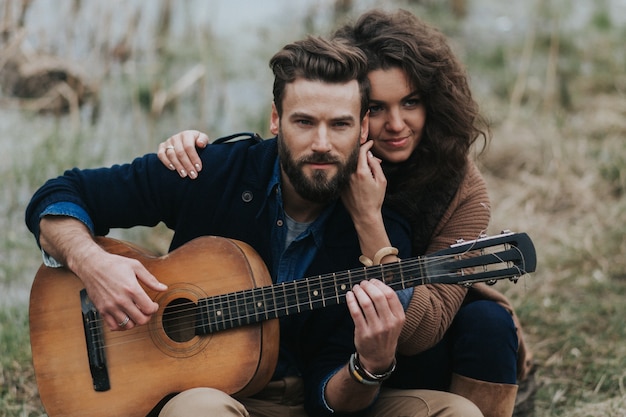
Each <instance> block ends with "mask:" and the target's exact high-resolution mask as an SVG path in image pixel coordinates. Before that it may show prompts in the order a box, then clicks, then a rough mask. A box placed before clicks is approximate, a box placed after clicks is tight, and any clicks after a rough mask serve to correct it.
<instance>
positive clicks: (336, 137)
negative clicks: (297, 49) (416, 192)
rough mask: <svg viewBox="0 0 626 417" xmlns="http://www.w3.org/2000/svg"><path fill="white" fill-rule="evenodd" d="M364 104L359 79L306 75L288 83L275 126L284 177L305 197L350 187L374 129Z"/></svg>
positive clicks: (321, 197)
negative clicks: (363, 110)
mask: <svg viewBox="0 0 626 417" xmlns="http://www.w3.org/2000/svg"><path fill="white" fill-rule="evenodd" d="M360 106H361V99H360V93H359V87H358V83H357V82H356V80H354V81H350V82H348V83H345V84H328V83H324V82H321V81H310V80H305V79H297V80H296V81H294V82H293V83H289V84H287V86H286V88H285V92H284V95H283V114H282V116H281V117H279V116H278V113H277V111H276V107H275V106H272V119H271V126H270V129H271V131H272V133H273V134H275V135H278V154H279V158H280V161H281V168H282V171H283V174H284V175H283V180H285V181H289V182H290V183H291V184H292V186H293V187H294V189H295V190H296V192H297V193H298V194H300V196H301V197H303V198H305V199H307V200H309V201H313V202H316V203H324V202H327V201H330V200H332V199H334V198H337V197H339V194H340V193H341V191H342V190H343V189H344V187H345V186H347V184H348V181H349V179H350V174H352V173H353V172H354V170H355V169H356V162H357V158H358V150H359V145H360V144H361V143H363V142H364V141H365V140H366V138H367V133H368V124H367V117H365V118H364V120H360V117H359V115H360V110H361V109H360ZM285 177H286V178H285Z"/></svg>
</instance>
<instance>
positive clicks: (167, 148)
mask: <svg viewBox="0 0 626 417" xmlns="http://www.w3.org/2000/svg"><path fill="white" fill-rule="evenodd" d="M170 149H174V147H173V146H172V145H170V146H166V147H165V152H167V151H169V150H170Z"/></svg>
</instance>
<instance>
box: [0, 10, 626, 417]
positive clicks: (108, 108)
mask: <svg viewBox="0 0 626 417" xmlns="http://www.w3.org/2000/svg"><path fill="white" fill-rule="evenodd" d="M10 3H11V2H10V1H9V2H8V3H6V5H9V4H10ZM17 3H18V2H15V4H17ZM390 3H393V2H391V1H390ZM402 3H403V4H405V3H404V2H402ZM427 3H428V4H430V6H429V7H434V6H433V5H432V4H431V3H436V2H427ZM557 3H558V4H559V5H562V3H567V2H565V1H563V2H557ZM557 3H555V4H557ZM600 3H602V2H600ZM600 3H598V4H600ZM24 4H27V3H24ZM75 4H76V5H78V4H80V3H79V2H75ZM164 4H166V5H167V4H169V3H167V2H166V3H164ZM602 4H604V3H602ZM415 7H416V8H418V12H419V14H420V15H422V16H428V13H427V12H425V11H424V8H423V6H415ZM555 7H556V6H555ZM601 7H602V6H601V5H600V6H598V12H597V14H596V15H595V16H594V19H593V20H592V21H591V23H590V27H586V28H585V29H586V30H587V31H588V33H586V36H582V37H580V36H571V35H572V34H571V33H569V34H568V33H563V34H562V36H560V37H559V36H558V35H559V32H548V33H542V31H541V30H539V29H538V30H536V31H534V32H533V31H531V32H529V35H528V36H527V38H526V39H518V40H517V42H514V43H513V44H508V45H502V44H494V45H488V44H485V43H482V42H478V43H480V45H474V44H472V43H467V42H465V43H464V39H455V42H457V44H458V46H459V48H460V49H461V50H462V51H463V52H464V56H465V57H466V61H468V65H469V68H470V73H471V74H473V79H474V80H473V81H474V83H475V85H476V86H477V87H482V88H483V90H479V88H477V91H480V93H481V95H482V96H483V97H482V98H481V101H482V102H483V108H484V112H485V114H487V115H488V116H489V117H490V118H491V119H492V120H493V121H494V124H493V134H494V135H493V136H494V139H493V141H492V143H491V146H490V148H489V150H488V152H487V154H486V155H485V156H484V157H483V158H481V159H480V164H481V167H482V170H483V172H484V174H485V177H486V179H487V181H488V185H489V189H490V194H491V198H492V208H493V221H492V225H491V229H490V233H497V232H499V231H500V230H501V229H511V230H515V231H525V232H528V233H529V234H530V236H531V237H532V238H533V240H534V242H535V245H536V247H537V251H538V267H537V272H536V273H534V274H532V275H531V276H527V277H524V278H523V279H522V280H521V281H520V282H519V283H518V284H517V285H512V284H509V283H504V282H502V283H499V284H498V287H499V288H500V289H501V290H502V291H504V292H505V293H506V294H507V295H509V296H510V297H511V299H512V300H513V302H514V304H515V305H516V307H517V310H518V313H519V314H520V317H521V319H522V322H523V324H524V329H525V332H526V336H527V338H528V340H529V342H530V346H531V348H532V350H533V352H534V355H535V360H536V364H537V369H538V370H537V377H538V379H539V382H540V388H539V391H538V393H537V399H536V413H535V414H536V416H537V417H544V416H568V417H588V416H609V417H613V416H614V417H623V416H625V415H626V388H625V386H624V384H625V381H624V380H625V379H626V343H625V341H626V326H625V325H624V324H623V317H625V316H626V303H624V299H625V297H626V257H625V256H624V254H626V239H624V236H625V235H626V140H625V139H626V76H624V73H625V71H624V69H625V68H626V58H625V57H624V52H623V51H624V50H623V45H622V44H623V41H622V40H623V33H624V31H625V30H626V29H624V28H620V27H611V25H610V19H608V20H607V16H606V13H605V14H603V13H602V9H601ZM164 10H165V9H164ZM566 10H567V8H565V7H564V8H563V12H562V13H566ZM544 12H545V10H542V11H541V13H542V14H541V17H542V18H543V19H549V16H551V15H550V13H544ZM73 13H74V12H73ZM76 13H78V12H76ZM437 13H440V14H444V13H447V12H444V11H442V10H441V8H440V9H438V10H437ZM448 14H449V13H448ZM546 16H547V17H546ZM140 17H141V16H137V15H134V17H133V19H139V18H140ZM318 17H319V16H318ZM561 17H563V16H561ZM609 17H610V16H609ZM68 19H70V17H68ZM446 19H449V18H446ZM104 20H105V21H106V16H105V19H104ZM311 22H315V19H314V18H311V19H310V20H308V21H307V25H311V24H312V23H311ZM607 22H608V23H607ZM548 23H549V22H548ZM292 24H293V22H292ZM3 25H4V26H3V28H6V27H7V20H6V19H4V21H3ZM454 25H456V22H453V23H452V24H450V22H449V20H446V21H444V27H454ZM77 26H79V25H77ZM313 26H314V25H313ZM129 27H131V26H129ZM306 27H307V28H308V29H310V30H313V31H315V29H316V28H315V27H309V26H306ZM543 27H551V26H550V25H547V24H546V25H543ZM318 29H319V28H318ZM107 30H108V29H107V28H105V29H104V31H103V33H96V34H95V35H94V36H93V39H96V40H100V41H101V42H103V44H101V45H98V47H92V48H90V49H89V50H90V51H103V50H106V47H109V46H111V45H109V44H110V43H112V42H113V40H112V39H109V38H110V36H108V35H107V34H108V32H107ZM317 31H318V32H322V30H317ZM60 32H61V31H60ZM67 33H68V34H69V35H68V39H66V40H65V44H71V42H72V41H76V42H78V41H77V39H73V38H72V37H71V33H70V32H69V31H68V32H67ZM134 35H136V32H134V31H131V30H129V31H128V32H127V33H126V35H125V37H124V38H123V39H122V40H120V41H119V42H118V44H117V45H115V46H116V48H117V47H118V46H119V47H122V46H124V47H126V49H124V51H126V52H125V54H124V55H123V56H121V55H119V56H118V55H116V56H115V57H112V56H111V55H105V56H93V55H92V56H90V57H89V59H86V60H85V61H89V62H97V63H99V64H100V63H101V64H102V65H101V67H102V68H106V69H107V70H106V73H105V74H101V79H100V80H99V86H100V87H101V91H102V96H101V97H100V98H101V100H102V102H103V103H104V105H103V106H102V109H101V110H102V113H101V114H100V115H99V119H97V120H95V119H94V124H93V125H90V124H89V123H85V118H84V117H82V118H81V119H80V121H81V122H82V124H80V125H77V124H76V123H75V121H72V120H68V119H69V118H67V117H61V118H59V119H54V118H49V117H47V116H46V117H41V116H35V115H31V114H28V113H27V114H25V115H21V114H20V115H19V116H15V119H17V120H22V121H23V124H26V125H27V126H28V128H29V135H28V139H29V141H26V140H24V141H22V138H23V137H24V136H23V129H22V128H21V127H22V126H15V127H14V126H13V125H12V124H11V123H8V128H7V129H6V130H7V135H6V137H8V138H18V139H16V140H15V141H14V142H15V143H14V144H13V145H12V146H13V147H12V148H10V151H11V152H6V153H5V154H4V155H1V156H0V158H2V162H3V163H2V164H0V176H1V179H2V182H3V184H4V185H3V189H2V196H3V199H2V201H3V202H2V208H3V211H4V212H6V213H7V214H6V216H5V218H3V219H0V226H1V227H2V228H3V230H4V234H3V239H2V242H1V243H2V245H1V246H0V248H1V249H2V250H0V267H1V268H0V283H2V285H3V291H9V290H12V289H13V288H15V286H16V285H19V283H23V282H26V283H27V282H28V279H32V275H33V272H34V270H35V267H36V265H37V264H38V262H39V258H38V253H37V252H36V248H35V247H34V245H33V242H32V240H31V238H30V236H28V235H27V233H26V231H25V230H24V228H23V225H22V216H23V210H24V206H25V204H26V202H27V201H28V198H29V196H30V193H32V190H34V188H35V187H37V186H39V185H40V184H41V182H42V181H43V180H44V179H45V178H47V177H49V176H51V175H55V174H56V173H58V172H60V171H61V170H62V169H65V168H68V167H71V166H73V165H75V164H79V165H82V166H85V165H100V164H109V163H112V162H117V161H119V160H121V159H123V158H127V157H128V155H136V154H139V153H142V152H147V151H152V150H153V149H155V148H156V143H158V142H159V141H160V140H162V139H163V138H165V137H167V136H168V135H169V134H171V133H173V132H174V131H177V130H181V129H183V128H188V127H190V126H193V127H202V126H205V127H206V129H207V130H210V131H211V129H213V130H212V131H216V132H217V133H226V132H222V131H221V130H220V129H219V125H218V124H217V122H216V121H219V120H220V119H222V118H224V113H222V112H223V111H224V107H223V106H222V105H223V104H224V102H226V99H225V97H224V94H225V90H224V89H223V85H224V84H225V83H226V81H227V78H228V77H231V76H233V75H232V71H231V69H232V67H230V66H228V65H227V63H226V62H222V61H221V60H220V59H219V58H220V57H222V56H223V55H224V54H226V53H227V52H228V51H224V50H223V49H220V43H219V42H217V41H216V40H215V38H214V36H215V34H212V33H210V31H207V32H200V31H199V32H197V33H194V34H193V36H191V37H190V38H186V39H185V40H184V41H180V40H178V41H175V40H172V39H170V43H171V44H172V45H175V46H173V47H168V45H167V44H168V42H166V41H164V40H163V38H162V37H160V36H156V37H155V39H159V40H160V41H159V42H158V43H159V46H160V48H159V50H158V51H156V49H157V48H156V45H153V47H154V48H153V49H154V50H148V51H141V50H138V48H136V45H135V47H132V46H133V45H134V44H133V39H132V36H134ZM265 35H267V38H266V43H268V44H270V43H273V44H275V45H280V44H282V43H281V42H283V40H284V39H282V38H281V39H280V40H276V39H275V38H272V36H273V35H268V34H267V33H265ZM531 35H532V37H531ZM293 36H295V35H293ZM86 38H87V37H85V36H82V37H81V38H80V39H86ZM179 45H185V46H187V48H178V47H177V46H179ZM129 46H130V49H128V48H129ZM473 48H475V49H473ZM139 49H140V48H139ZM273 49H275V48H269V50H268V51H267V53H264V52H261V51H258V55H260V56H261V55H262V58H261V59H260V60H259V62H260V64H259V66H260V65H263V68H265V62H266V60H267V57H269V56H270V54H271V53H272V52H273ZM116 51H118V52H119V51H120V49H119V48H117V49H116ZM620 51H621V52H620ZM133 53H134V54H138V53H139V54H140V56H135V55H133ZM129 54H130V55H129ZM141 54H143V55H141ZM209 55H210V56H209ZM195 56H200V57H201V58H200V59H197V58H194V57H195ZM142 57H143V59H144V60H145V61H150V59H156V60H157V61H158V65H155V64H154V61H151V62H149V63H148V64H147V65H146V66H144V67H142V62H141V59H142ZM146 57H147V58H148V59H146ZM155 57H156V58H155ZM520 57H522V58H521V59H522V62H520ZM254 58H257V59H258V58H259V56H255V57H254ZM114 59H120V60H121V59H123V62H115V61H114ZM99 60H103V61H102V62H101V61H99ZM523 60H526V62H523ZM1 61H2V57H1V56H0V63H1ZM198 62H200V64H201V65H204V66H205V67H206V68H209V69H210V71H207V73H206V75H202V76H200V75H201V74H199V73H198V76H197V77H195V78H191V79H190V83H191V84H184V86H185V88H183V89H176V88H174V87H171V88H167V85H171V86H176V85H182V84H181V83H178V84H177V83H176V82H177V81H180V80H181V79H182V78H183V74H185V73H186V72H187V70H188V69H190V68H196V66H195V65H197V64H198ZM145 63H146V62H143V64H145ZM233 66H234V65H233ZM589 68H591V69H592V70H589ZM115 69H117V71H118V72H117V74H116V73H115ZM239 75H240V76H241V73H240V74H239ZM247 76H248V77H254V76H256V75H252V72H250V73H248V75H247ZM254 79H256V78H254ZM164 84H167V85H164ZM188 87H191V88H188ZM557 87H558V88H557ZM211 88H214V89H213V90H212V89H211ZM179 90H180V91H179ZM190 90H191V92H190ZM159 91H160V92H161V93H162V92H164V91H165V92H166V93H167V94H166V95H167V99H166V100H165V101H164V103H165V102H167V103H169V104H170V105H169V106H160V107H159V112H158V114H159V116H160V117H159V118H154V115H150V113H149V111H150V109H151V108H152V109H153V110H154V106H152V104H153V103H151V100H152V99H153V98H154V97H157V96H159ZM161 96H162V94H161ZM172 102H175V103H172ZM171 104H174V105H171ZM3 112H4V115H5V117H6V116H7V114H17V112H16V111H15V110H11V111H10V112H9V111H8V110H5V109H3ZM242 113H243V112H242ZM120 114H124V115H126V116H127V117H125V118H121V117H120ZM207 115H211V117H207ZM264 115H265V113H263V116H264ZM74 116H75V115H74ZM8 117H9V118H11V117H13V116H8ZM244 117H246V116H244ZM207 120H208V121H207ZM250 120H252V119H249V120H242V121H240V122H239V123H243V124H249V125H251V126H252V125H253V123H250ZM254 120H255V122H254V123H255V124H254V126H256V125H258V126H259V127H258V130H259V131H261V132H263V131H264V128H263V126H264V125H263V124H262V123H260V122H259V123H256V119H254ZM254 126H253V127H254ZM3 128H4V125H3ZM120 138H133V140H132V141H122V140H121V139H120ZM69 149H71V152H70V151H68V150H69ZM130 236H131V240H134V241H137V242H140V241H142V242H146V243H149V244H150V245H154V246H156V247H163V244H164V243H163V241H162V236H163V234H162V233H160V232H156V233H146V232H145V231H140V232H138V233H137V234H134V235H130ZM0 352H2V354H1V355H0V417H18V416H19V417H24V416H33V417H34V416H42V415H44V411H43V409H42V407H41V404H40V403H39V401H38V399H37V389H36V383H35V380H34V375H33V370H32V367H31V365H30V352H29V348H28V321H27V313H26V309H25V307H24V306H18V307H17V308H12V307H11V308H7V309H4V310H2V311H0Z"/></svg>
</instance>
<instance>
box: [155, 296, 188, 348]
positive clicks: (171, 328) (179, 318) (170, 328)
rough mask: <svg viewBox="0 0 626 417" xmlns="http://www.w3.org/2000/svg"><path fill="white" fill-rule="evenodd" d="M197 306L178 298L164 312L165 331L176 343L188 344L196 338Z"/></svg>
mask: <svg viewBox="0 0 626 417" xmlns="http://www.w3.org/2000/svg"><path fill="white" fill-rule="evenodd" d="M195 324H196V304H195V303H194V302H192V301H190V300H187V299H185V298H177V299H175V300H172V302H171V303H169V304H168V305H167V307H165V310H164V311H163V330H164V331H165V334H167V336H168V337H169V338H170V339H172V340H173V341H175V342H179V343H183V342H188V341H189V340H191V339H193V337H194V336H195V334H196V332H195V328H194V327H195Z"/></svg>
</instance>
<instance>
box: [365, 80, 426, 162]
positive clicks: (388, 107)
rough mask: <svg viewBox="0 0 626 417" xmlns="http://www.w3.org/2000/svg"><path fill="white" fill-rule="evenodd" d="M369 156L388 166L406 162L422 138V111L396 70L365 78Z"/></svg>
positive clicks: (424, 109) (411, 90)
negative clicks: (369, 85) (368, 89)
mask: <svg viewBox="0 0 626 417" xmlns="http://www.w3.org/2000/svg"><path fill="white" fill-rule="evenodd" d="M368 78H369V80H370V84H371V94H370V100H369V110H370V115H369V119H370V125H369V126H370V132H369V139H371V140H373V141H374V146H373V148H372V152H373V153H374V154H375V155H376V156H377V157H379V158H381V159H384V160H386V161H388V162H394V163H399V162H403V161H406V160H407V159H408V158H409V156H410V155H411V153H412V152H413V151H414V150H415V148H416V147H417V145H418V144H419V141H420V139H421V137H422V130H423V128H424V124H425V123H426V108H425V107H424V104H423V103H422V101H421V98H420V96H419V94H418V93H417V91H415V90H413V88H412V86H411V84H410V82H409V79H408V77H407V76H406V73H405V72H404V71H403V70H402V69H400V68H391V69H386V70H375V71H371V72H370V73H369V74H368Z"/></svg>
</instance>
